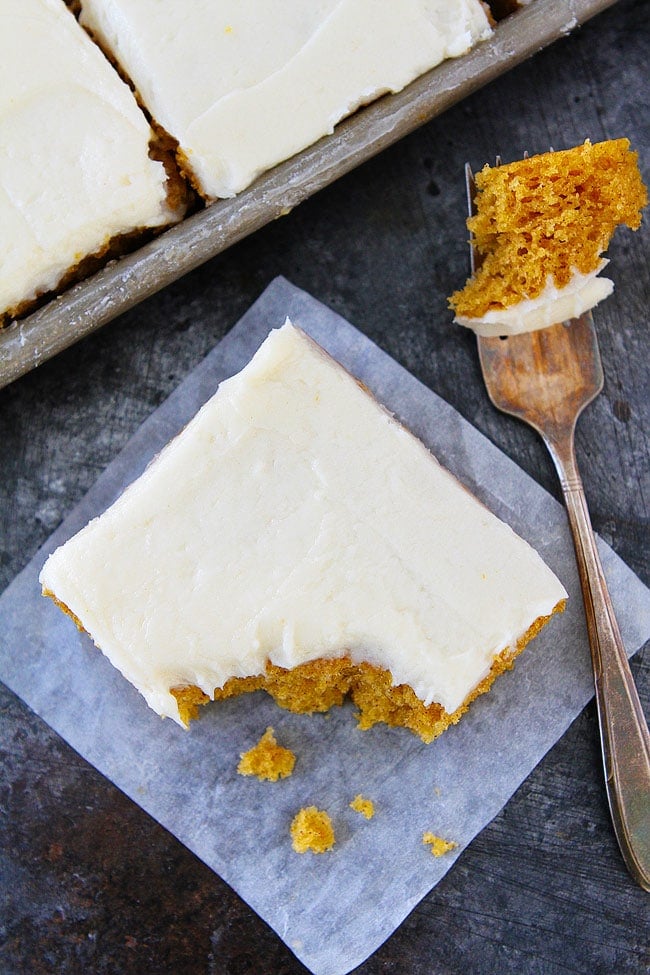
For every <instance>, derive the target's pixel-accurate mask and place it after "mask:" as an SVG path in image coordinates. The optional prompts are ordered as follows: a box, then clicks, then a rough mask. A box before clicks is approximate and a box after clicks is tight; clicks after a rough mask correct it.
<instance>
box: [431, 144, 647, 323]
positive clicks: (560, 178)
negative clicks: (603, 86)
mask: <svg viewBox="0 0 650 975" xmlns="http://www.w3.org/2000/svg"><path fill="white" fill-rule="evenodd" d="M475 180H476V190H477V194H476V200H475V202H476V208H477V212H476V215H475V216H473V217H470V218H469V220H468V221H467V226H468V228H469V230H470V232H471V233H472V235H473V239H474V245H475V247H476V249H477V251H478V253H479V255H480V258H481V260H482V263H481V265H480V268H479V269H478V271H477V273H476V274H475V275H474V276H473V277H472V278H470V279H469V280H468V282H467V284H466V285H465V287H464V288H463V289H462V290H461V291H456V292H455V293H454V294H453V295H452V296H451V298H450V299H449V303H450V305H451V307H452V308H453V309H454V311H455V312H456V315H457V316H460V317H464V318H480V317H481V316H482V315H485V314H486V313H487V312H489V311H500V310H502V309H505V308H508V307H510V306H512V305H514V304H516V303H517V302H519V301H521V300H522V299H529V298H530V299H532V298H537V297H538V296H539V295H540V294H541V293H542V291H543V290H544V288H545V286H546V284H547V282H548V280H549V279H550V280H551V281H552V282H553V284H554V285H555V286H556V287H557V288H563V287H566V286H567V285H568V284H569V281H570V279H571V277H572V274H573V273H574V271H578V272H579V273H581V274H588V273H590V272H592V271H594V270H595V269H596V268H597V267H598V265H599V262H600V260H601V255H602V254H603V252H604V251H605V250H606V248H607V246H608V244H609V241H610V239H611V237H612V234H613V233H614V231H615V229H616V227H617V226H619V224H627V225H628V226H629V227H631V228H632V229H633V230H636V229H637V228H638V227H639V225H640V223H641V212H640V211H641V209H642V208H643V207H644V206H645V205H646V203H647V202H648V194H647V191H646V189H645V187H644V185H643V182H642V180H641V176H640V173H639V169H638V165H637V153H636V152H632V151H631V150H630V143H629V141H628V140H627V139H617V140H612V141H608V142H600V143H596V144H594V145H592V144H591V143H590V142H588V141H587V142H585V143H584V145H580V146H576V147H575V148H573V149H567V150H565V151H562V152H547V153H543V154H541V155H538V156H531V157H530V158H527V159H522V160H519V161H517V162H513V163H510V164H508V165H502V166H496V167H490V166H485V167H484V168H483V169H482V170H481V171H480V172H479V173H477V175H476V177H475Z"/></svg>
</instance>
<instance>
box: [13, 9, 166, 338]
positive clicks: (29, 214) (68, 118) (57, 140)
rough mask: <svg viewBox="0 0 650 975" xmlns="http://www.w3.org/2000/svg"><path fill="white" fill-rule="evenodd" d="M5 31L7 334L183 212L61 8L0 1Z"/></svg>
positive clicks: (135, 111)
mask: <svg viewBox="0 0 650 975" xmlns="http://www.w3.org/2000/svg"><path fill="white" fill-rule="evenodd" d="M0 31H1V33H2V37H3V39H4V41H5V43H4V45H3V55H2V60H1V61H0V128H1V130H2V152H0V324H2V322H3V320H4V319H7V318H11V317H13V316H15V315H18V314H20V313H22V312H24V311H27V310H28V309H29V307H30V306H31V305H32V304H33V303H34V302H35V300H36V299H37V298H38V297H39V296H40V295H43V294H46V293H48V292H51V291H54V290H55V289H57V288H59V287H60V286H61V285H62V283H67V281H69V280H70V279H72V278H74V277H75V276H76V275H77V273H79V274H81V273H82V271H83V269H84V266H85V267H86V268H87V267H88V261H89V258H91V257H97V258H98V257H100V256H101V255H106V254H108V253H109V251H110V249H111V247H112V246H113V245H114V244H115V242H116V238H120V237H124V236H125V235H129V234H132V233H134V232H136V231H141V230H143V229H146V228H153V227H162V226H164V225H166V224H168V223H171V222H173V221H174V220H175V219H178V218H180V216H182V208H181V207H180V205H176V204H175V203H174V204H172V203H171V201H170V200H168V192H167V190H168V186H167V177H166V174H165V169H164V166H163V164H162V163H161V162H156V161H155V160H154V159H152V158H150V155H149V143H150V140H151V138H152V132H151V129H150V126H149V123H148V122H147V120H146V118H145V116H144V114H143V113H142V111H141V110H140V108H139V107H138V105H137V103H136V100H135V98H134V96H133V93H132V92H131V91H130V89H129V88H128V86H127V85H126V84H125V83H124V82H123V81H122V80H121V79H120V77H119V75H118V74H117V72H116V71H115V70H114V68H113V67H112V66H111V65H110V64H109V63H108V61H107V60H106V58H105V57H104V55H103V54H102V52H101V51H100V50H99V48H98V47H97V46H96V45H95V44H93V43H92V41H91V40H90V38H89V37H88V36H87V34H86V32H85V31H84V30H83V29H82V28H81V27H80V26H79V24H78V23H77V21H76V20H75V18H74V16H73V15H72V13H71V12H70V11H69V10H68V8H67V7H66V5H65V3H63V0H2V4H0ZM179 203H180V201H179Z"/></svg>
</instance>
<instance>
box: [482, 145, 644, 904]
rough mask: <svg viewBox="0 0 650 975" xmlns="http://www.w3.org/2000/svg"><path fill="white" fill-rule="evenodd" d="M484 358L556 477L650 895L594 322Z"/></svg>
mask: <svg viewBox="0 0 650 975" xmlns="http://www.w3.org/2000/svg"><path fill="white" fill-rule="evenodd" d="M498 164H499V160H497V165H498ZM465 175H466V181H467V199H468V206H469V212H470V215H472V214H473V213H474V212H475V206H474V197H475V184H474V177H473V174H472V171H471V169H470V167H469V165H467V166H466V167H465ZM470 257H471V268H472V274H474V272H475V270H476V269H477V267H478V263H479V260H480V256H479V255H478V254H477V252H476V250H475V248H474V246H473V243H472V242H470ZM478 353H479V359H480V362H481V369H482V371H483V379H484V381H485V385H486V387H487V391H488V394H489V396H490V399H491V400H492V402H493V403H494V405H495V406H496V407H497V409H499V410H502V411H503V412H504V413H509V414H511V415H512V416H515V417H517V418H518V419H520V420H523V421H524V422H525V423H528V424H530V426H532V427H533V428H534V429H535V430H536V431H537V432H538V433H539V434H540V436H541V437H542V439H543V441H544V443H545V444H546V446H547V447H548V450H549V452H550V454H551V457H552V459H553V462H554V464H555V468H556V471H557V474H558V476H559V479H560V484H561V486H562V491H563V494H564V501H565V504H566V509H567V514H568V518H569V525H570V528H571V533H572V535H573V542H574V546H575V550H576V560H577V563H578V572H579V575H580V585H581V587H582V595H583V598H584V604H585V615H586V619H587V630H588V634H589V645H590V647H591V659H592V664H593V672H594V683H595V688H596V705H597V709H598V720H599V724H600V740H601V747H602V753H603V763H604V770H605V782H606V788H607V797H608V801H609V808H610V812H611V816H612V822H613V825H614V831H615V834H616V838H617V840H618V844H619V846H620V848H621V852H622V854H623V858H624V860H625V863H626V865H627V868H628V870H629V871H630V873H631V874H632V876H633V877H634V879H635V880H636V881H637V882H638V883H639V884H640V885H641V887H643V888H644V889H645V890H650V735H649V734H648V726H647V724H646V720H645V717H644V714H643V710H642V708H641V704H640V701H639V696H638V694H637V690H636V687H635V684H634V680H633V678H632V674H631V672H630V668H629V665H628V662H627V655H626V653H625V648H624V646H623V641H622V639H621V634H620V631H619V628H618V624H617V622H616V617H615V615H614V610H613V607H612V603H611V599H610V596H609V592H608V590H607V583H606V582H605V577H604V574H603V569H602V566H601V562H600V558H599V556H598V550H597V548H596V542H595V539H594V533H593V529H592V527H591V521H590V518H589V511H588V509H587V502H586V499H585V494H584V489H583V486H582V480H581V478H580V473H579V471H578V465H577V462H576V456H575V449H574V433H575V427H576V422H577V420H578V417H579V416H580V414H581V413H582V411H583V409H584V408H585V406H587V404H588V403H591V401H592V400H593V399H595V397H596V396H597V395H598V393H600V391H601V389H602V388H603V370H602V365H601V361H600V353H599V351H598V343H597V340H596V333H595V329H594V324H593V319H592V316H591V313H587V314H585V315H582V316H581V317H580V318H577V319H573V320H572V321H571V322H567V323H559V324H557V325H552V326H550V327H549V328H544V329H541V330H539V331H536V332H528V333H524V334H521V335H512V336H508V337H507V338H483V337H480V336H479V337H478Z"/></svg>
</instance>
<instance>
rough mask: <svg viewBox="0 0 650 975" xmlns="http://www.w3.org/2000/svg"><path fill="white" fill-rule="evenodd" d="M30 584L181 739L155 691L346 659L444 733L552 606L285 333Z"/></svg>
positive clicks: (498, 536)
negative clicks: (271, 667) (425, 711)
mask: <svg viewBox="0 0 650 975" xmlns="http://www.w3.org/2000/svg"><path fill="white" fill-rule="evenodd" d="M40 578H41V584H42V586H43V589H44V591H45V592H46V593H49V594H53V595H54V596H55V597H56V598H57V599H58V600H59V601H60V602H61V603H63V604H64V605H65V606H66V607H67V608H68V609H69V610H70V611H71V612H72V613H73V614H74V615H75V616H76V617H77V618H78V619H79V620H80V621H81V623H82V624H83V626H84V628H85V629H86V630H87V632H88V633H89V634H90V635H91V637H92V638H93V639H94V641H95V642H96V644H97V645H98V646H99V647H100V648H101V649H102V650H103V652H104V653H105V654H106V656H107V657H108V658H109V659H110V660H111V662H112V663H113V665H114V666H115V667H117V668H118V669H119V670H120V671H121V672H122V674H123V675H124V676H125V677H126V678H127V679H128V680H130V681H131V682H132V683H133V684H134V685H135V687H136V688H137V689H138V690H139V691H140V692H141V693H142V694H143V695H144V697H145V698H146V700H147V702H148V703H149V705H150V706H151V707H152V708H153V709H154V710H155V711H156V712H158V713H159V714H162V715H168V716H170V717H172V718H174V719H175V720H177V721H179V720H180V719H179V713H178V707H177V703H176V700H175V698H174V697H173V695H172V694H171V693H170V688H174V687H182V686H186V685H197V686H199V687H200V688H201V689H202V690H203V691H204V692H205V693H206V694H208V695H212V693H213V691H214V689H215V688H219V687H222V686H223V684H224V683H225V682H226V681H227V680H228V679H229V678H231V677H246V676H252V675H257V674H260V673H263V672H264V668H265V665H266V663H267V661H271V662H272V663H274V664H277V665H279V666H281V667H286V668H292V667H295V666H296V665H298V664H301V663H304V662H307V661H310V660H314V659H317V658H321V657H324V658H336V657H340V656H343V655H346V654H347V655H349V656H350V657H351V658H352V660H353V661H355V662H357V663H359V662H362V661H367V662H369V663H371V664H373V665H375V666H378V667H381V668H384V669H387V670H389V671H390V672H391V674H392V676H393V681H394V683H395V684H402V683H405V684H408V685H410V686H411V687H412V688H413V690H414V691H415V693H416V694H417V696H418V697H419V698H420V699H421V700H422V701H423V702H424V703H425V704H430V703H431V702H433V701H436V702H438V703H440V704H442V705H443V706H444V707H445V708H446V709H447V711H448V712H450V713H451V712H453V711H454V710H455V709H456V708H457V707H458V706H459V705H460V704H461V703H462V702H463V701H464V700H465V698H466V697H467V696H468V694H469V693H470V692H471V691H472V690H473V689H474V688H475V687H476V685H477V684H478V683H479V682H480V681H481V680H482V679H483V678H484V677H485V676H486V675H487V674H488V672H489V670H490V667H491V665H492V662H493V660H494V657H495V655H496V654H498V653H499V652H500V651H502V650H504V649H505V648H509V647H514V645H515V644H516V642H517V640H518V639H519V638H520V637H521V636H522V635H523V634H524V633H525V632H526V631H527V629H528V628H529V627H530V626H531V624H532V623H533V622H534V621H535V620H537V619H538V618H539V617H540V616H547V615H549V614H550V613H551V612H552V611H553V610H554V609H555V608H556V607H557V605H558V603H560V602H561V601H562V600H564V599H565V598H566V593H565V591H564V589H563V587H562V585H561V584H560V582H559V581H558V580H557V579H556V577H555V576H554V575H553V573H552V572H551V571H550V569H548V568H547V566H546V565H545V564H544V562H543V561H542V560H541V558H540V557H539V555H538V554H537V553H536V552H535V551H534V550H533V549H532V548H531V547H530V546H529V545H528V544H527V543H526V542H524V541H523V540H522V539H521V538H519V537H518V536H517V535H516V534H515V533H514V532H513V531H512V530H511V529H510V528H509V527H508V526H507V525H506V524H504V523H503V522H502V521H500V520H499V519H498V518H496V517H495V516H494V515H493V514H491V513H490V512H489V511H488V510H487V509H486V508H485V507H484V506H483V505H482V504H480V503H479V502H478V501H477V500H476V499H475V498H474V497H473V496H472V495H471V494H470V493H469V492H468V491H467V490H466V489H465V488H464V487H462V486H461V485H460V484H459V482H458V481H456V480H455V479H454V478H453V477H452V476H451V474H449V473H448V472H447V471H446V470H445V469H444V468H442V467H441V466H440V465H439V464H438V462H437V461H436V460H435V458H434V457H433V456H432V455H431V454H430V453H429V452H428V451H427V450H426V448H425V447H424V446H423V444H422V443H421V442H420V441H419V440H417V439H416V438H415V437H413V436H412V435H411V434H410V433H409V432H408V431H407V430H406V429H405V428H404V427H402V426H401V425H400V424H399V423H398V422H396V421H395V420H394V419H393V417H392V416H391V415H390V414H388V413H387V412H386V411H385V410H384V409H383V408H382V407H380V406H379V404H378V403H377V402H376V400H374V399H373V397H372V396H371V395H370V394H369V393H367V392H366V391H365V390H363V389H362V388H361V387H360V386H359V385H358V383H357V382H356V381H355V380H354V378H353V377H352V376H351V375H350V374H349V373H347V372H346V371H345V370H344V369H343V368H342V367H341V366H340V365H338V364H337V363H336V362H335V361H334V360H333V359H331V358H330V357H329V356H328V355H327V354H326V353H325V352H323V350H322V349H321V348H320V347H319V346H317V345H316V344H315V343H313V342H312V341H311V340H310V339H309V338H308V337H307V336H305V335H304V333H303V332H301V331H300V330H299V329H297V328H296V327H294V326H293V325H292V324H291V323H289V322H287V323H286V324H285V325H284V326H283V327H282V328H281V329H278V330H276V331H273V332H271V333H270V335H269V337H268V338H267V339H266V341H265V342H264V343H263V344H262V346H261V347H260V349H259V350H258V352H257V353H256V355H255V356H254V357H253V359H252V360H251V361H250V363H249V364H248V365H247V366H246V367H245V368H244V369H243V371H242V372H240V373H239V374H237V375H236V376H234V377H233V378H231V379H229V380H227V381H226V382H223V383H222V384H221V385H220V387H219V388H218V390H217V392H216V393H215V395H214V396H213V397H212V398H211V399H210V400H209V401H208V402H207V403H206V405H205V406H204V407H203V408H202V409H201V410H200V411H199V413H198V414H197V415H196V417H195V418H194V419H193V420H192V421H191V422H190V424H189V425H188V426H187V427H186V428H185V430H184V431H183V432H182V433H181V434H180V435H179V436H178V437H177V438H175V439H174V440H172V441H171V442H170V443H169V444H168V445H167V447H166V448H165V449H164V450H163V451H162V452H161V453H160V454H159V456H158V457H157V459H156V460H155V461H154V462H153V463H152V464H151V465H150V466H149V468H148V469H147V470H146V471H145V472H144V474H143V475H142V476H141V477H140V478H139V479H138V480H137V481H135V482H134V483H133V484H132V485H131V486H130V487H129V488H127V490H126V491H125V492H124V494H123V495H122V496H121V497H120V498H119V499H118V500H117V501H116V502H115V504H114V505H113V506H112V507H110V508H109V509H108V510H107V511H106V512H104V514H102V515H101V516H100V517H99V518H97V519H95V520H93V521H92V522H90V523H89V524H88V525H87V526H86V527H85V528H84V529H82V530H81V531H80V532H79V533H78V534H77V535H75V536H74V537H73V538H72V539H71V540H69V541H68V542H67V543H66V544H64V545H63V546H62V547H60V548H59V549H57V551H56V552H54V553H53V554H52V555H51V556H50V558H49V559H48V561H47V562H46V564H45V566H44V568H43V570H42V572H41V577H40ZM80 679H83V678H80Z"/></svg>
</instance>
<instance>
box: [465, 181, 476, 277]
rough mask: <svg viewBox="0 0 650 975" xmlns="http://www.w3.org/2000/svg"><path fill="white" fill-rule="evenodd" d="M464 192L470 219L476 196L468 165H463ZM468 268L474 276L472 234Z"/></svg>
mask: <svg viewBox="0 0 650 975" xmlns="http://www.w3.org/2000/svg"><path fill="white" fill-rule="evenodd" d="M465 190H466V193H467V212H468V213H469V215H470V217H473V216H474V214H475V213H476V205H475V203H474V197H475V195H476V181H475V179H474V173H473V172H472V167H471V166H470V164H469V163H465ZM469 267H470V271H471V273H472V274H473V275H474V274H476V271H477V270H478V264H477V260H476V248H475V247H474V238H473V234H471V233H470V235H469Z"/></svg>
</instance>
